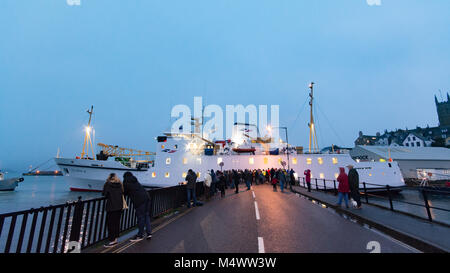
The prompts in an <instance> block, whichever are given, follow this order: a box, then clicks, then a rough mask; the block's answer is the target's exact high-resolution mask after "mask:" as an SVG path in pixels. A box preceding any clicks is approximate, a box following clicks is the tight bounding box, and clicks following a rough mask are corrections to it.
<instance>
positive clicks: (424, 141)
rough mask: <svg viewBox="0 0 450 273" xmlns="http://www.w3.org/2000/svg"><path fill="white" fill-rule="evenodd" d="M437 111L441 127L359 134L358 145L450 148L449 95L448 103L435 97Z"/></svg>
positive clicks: (356, 142) (448, 97) (449, 97)
mask: <svg viewBox="0 0 450 273" xmlns="http://www.w3.org/2000/svg"><path fill="white" fill-rule="evenodd" d="M434 101H435V104H436V110H437V114H438V118H439V126H437V127H429V126H427V127H426V128H420V127H419V126H417V127H416V128H415V129H410V130H408V129H407V128H406V129H397V130H395V131H390V132H388V131H387V130H385V131H384V133H383V134H380V133H377V134H376V135H374V136H373V135H364V134H363V132H361V131H360V132H359V136H358V138H357V139H356V140H355V146H357V145H364V146H365V145H375V146H394V147H395V146H407V147H447V148H450V134H449V130H450V96H449V94H448V93H447V101H442V102H439V101H438V99H437V98H436V96H434Z"/></svg>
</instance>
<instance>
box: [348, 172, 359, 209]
mask: <svg viewBox="0 0 450 273" xmlns="http://www.w3.org/2000/svg"><path fill="white" fill-rule="evenodd" d="M347 168H348V185H349V187H350V196H351V197H352V198H353V200H355V201H356V208H357V209H361V196H360V194H359V174H358V172H357V171H356V170H355V169H354V168H353V165H348V166H347Z"/></svg>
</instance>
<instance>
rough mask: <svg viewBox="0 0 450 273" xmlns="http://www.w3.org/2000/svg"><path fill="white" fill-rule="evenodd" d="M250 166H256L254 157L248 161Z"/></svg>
mask: <svg viewBox="0 0 450 273" xmlns="http://www.w3.org/2000/svg"><path fill="white" fill-rule="evenodd" d="M248 164H250V165H253V164H255V159H254V158H253V157H250V158H249V159H248Z"/></svg>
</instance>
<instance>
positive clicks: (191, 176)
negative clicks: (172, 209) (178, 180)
mask: <svg viewBox="0 0 450 273" xmlns="http://www.w3.org/2000/svg"><path fill="white" fill-rule="evenodd" d="M186 181H187V184H186V190H187V207H188V208H190V207H191V198H192V199H193V201H194V203H193V206H194V207H195V206H196V205H197V196H196V194H195V186H196V184H197V175H196V174H195V173H194V171H193V170H192V169H189V171H188V174H187V175H186Z"/></svg>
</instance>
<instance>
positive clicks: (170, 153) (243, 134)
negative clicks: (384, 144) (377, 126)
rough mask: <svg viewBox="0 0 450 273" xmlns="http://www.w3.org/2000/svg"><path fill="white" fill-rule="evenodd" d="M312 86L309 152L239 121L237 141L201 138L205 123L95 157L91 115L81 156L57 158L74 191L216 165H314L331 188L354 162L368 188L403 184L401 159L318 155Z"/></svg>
mask: <svg viewBox="0 0 450 273" xmlns="http://www.w3.org/2000/svg"><path fill="white" fill-rule="evenodd" d="M312 85H313V83H312V84H311V85H310V88H311V93H310V97H311V101H310V106H311V120H310V125H309V129H310V145H309V152H310V153H303V151H301V149H297V148H296V147H293V146H291V145H289V144H288V143H286V142H284V143H280V142H276V143H275V142H273V141H272V139H271V138H270V137H268V138H261V137H260V136H257V137H256V138H251V137H250V136H249V134H248V132H249V130H255V128H254V127H255V126H254V125H251V124H242V123H235V124H234V126H235V128H234V132H237V133H236V134H234V136H233V138H232V139H227V140H217V141H212V140H208V139H206V138H204V137H203V136H202V134H201V133H200V129H199V128H200V124H199V123H198V122H196V123H195V130H194V132H191V133H181V132H166V133H164V134H162V135H160V136H158V137H157V138H156V140H157V143H156V153H152V152H144V151H138V150H133V149H126V148H120V147H117V146H111V145H105V144H101V143H100V144H99V146H100V147H101V148H102V150H101V152H100V153H99V154H97V155H96V156H95V158H94V155H92V156H91V157H90V156H89V147H91V153H93V148H92V141H91V138H90V131H91V127H90V119H89V124H88V127H86V136H85V140H84V145H83V152H82V154H81V157H79V158H55V162H56V164H57V165H58V166H59V168H60V169H61V171H62V173H63V175H64V177H65V179H67V181H68V183H69V184H70V189H71V190H73V191H101V190H102V189H103V184H104V183H105V180H106V178H107V177H108V175H109V174H110V173H112V172H114V173H116V174H117V175H118V176H119V177H122V176H123V174H124V173H125V172H126V171H130V172H132V173H133V174H134V175H135V176H136V177H137V178H138V180H139V181H140V182H141V183H142V184H143V185H144V186H147V187H170V186H175V185H179V184H180V183H182V182H184V180H185V177H186V174H187V171H188V170H189V169H192V170H194V172H196V173H197V175H198V177H199V179H198V181H203V178H204V175H205V173H206V172H208V171H210V170H211V169H213V170H218V169H221V170H231V169H241V170H243V169H262V170H267V169H270V168H289V169H293V170H294V171H295V175H296V176H297V177H301V176H303V173H304V171H305V170H306V169H310V170H311V177H312V179H314V178H317V179H320V180H321V181H320V183H321V185H323V181H322V179H326V180H327V181H326V187H327V188H333V180H335V179H336V178H337V176H338V173H339V167H346V166H347V165H353V166H354V168H355V169H357V171H358V173H359V177H360V182H361V183H362V182H367V183H370V184H376V185H367V188H378V187H380V188H381V187H385V186H386V185H389V186H391V187H401V186H404V185H405V183H404V179H403V177H402V174H401V172H400V169H399V167H398V165H397V163H396V162H392V161H390V162H359V161H355V160H353V159H352V158H351V157H350V155H349V154H348V153H345V154H339V153H326V154H321V153H314V151H317V149H316V147H317V146H316V145H317V140H316V139H317V136H316V135H315V130H314V118H313V116H312V101H313V88H312ZM92 111H93V108H91V111H88V113H89V114H90V115H92ZM193 120H194V119H193ZM256 130H257V128H256ZM233 139H234V140H233ZM236 139H239V141H236ZM85 148H86V149H85ZM143 157H144V158H145V159H143ZM378 185H382V186H378Z"/></svg>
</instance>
